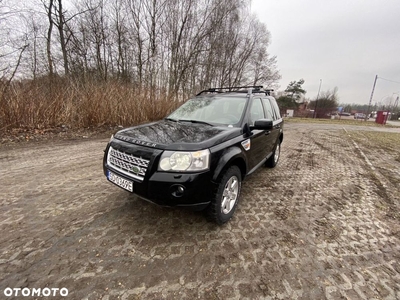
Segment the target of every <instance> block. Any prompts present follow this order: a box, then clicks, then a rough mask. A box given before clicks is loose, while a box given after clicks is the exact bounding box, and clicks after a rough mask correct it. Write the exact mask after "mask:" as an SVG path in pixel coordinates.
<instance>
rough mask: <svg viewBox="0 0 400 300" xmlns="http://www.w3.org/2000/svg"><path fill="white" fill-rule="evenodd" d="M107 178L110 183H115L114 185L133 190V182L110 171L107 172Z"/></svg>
mask: <svg viewBox="0 0 400 300" xmlns="http://www.w3.org/2000/svg"><path fill="white" fill-rule="evenodd" d="M107 178H108V180H110V181H111V182H112V183H115V184H116V185H118V186H120V187H122V188H123V189H125V190H127V191H130V192H133V182H132V181H129V180H126V179H124V178H122V177H120V176H118V175H116V174H114V173H112V172H110V171H108V173H107Z"/></svg>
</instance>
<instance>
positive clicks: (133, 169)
mask: <svg viewBox="0 0 400 300" xmlns="http://www.w3.org/2000/svg"><path fill="white" fill-rule="evenodd" d="M131 170H132V172H133V173H135V174H139V172H140V168H139V167H137V166H133V167H132V169H131Z"/></svg>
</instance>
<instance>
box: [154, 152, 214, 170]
mask: <svg viewBox="0 0 400 300" xmlns="http://www.w3.org/2000/svg"><path fill="white" fill-rule="evenodd" d="M209 165H210V151H209V150H208V149H207V150H201V151H196V152H175V151H165V152H164V153H163V154H162V155H161V159H160V163H159V164H158V170H159V171H172V172H174V171H175V172H183V171H203V170H207V169H208V168H209Z"/></svg>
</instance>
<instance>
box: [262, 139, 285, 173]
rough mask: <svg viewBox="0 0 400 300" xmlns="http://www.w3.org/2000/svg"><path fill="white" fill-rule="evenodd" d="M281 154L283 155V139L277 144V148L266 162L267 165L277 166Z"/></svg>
mask: <svg viewBox="0 0 400 300" xmlns="http://www.w3.org/2000/svg"><path fill="white" fill-rule="evenodd" d="M280 156H281V141H280V140H278V142H277V143H276V146H275V150H274V152H273V153H272V155H271V156H270V157H269V158H268V159H267V161H266V162H265V166H266V167H269V168H275V166H276V165H277V164H278V161H279V158H280Z"/></svg>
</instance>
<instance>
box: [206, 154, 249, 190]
mask: <svg viewBox="0 0 400 300" xmlns="http://www.w3.org/2000/svg"><path fill="white" fill-rule="evenodd" d="M232 165H236V166H237V167H238V168H239V170H240V173H241V175H242V180H243V178H244V176H245V175H246V174H247V162H246V158H245V156H244V154H243V153H242V150H241V149H240V148H239V147H232V148H229V149H227V150H226V151H224V153H223V154H222V156H221V157H220V159H219V160H218V163H217V167H216V169H215V171H214V174H213V177H212V180H213V181H214V182H217V181H218V178H220V177H221V176H222V174H224V171H226V170H227V169H228V168H229V167H230V166H232Z"/></svg>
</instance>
